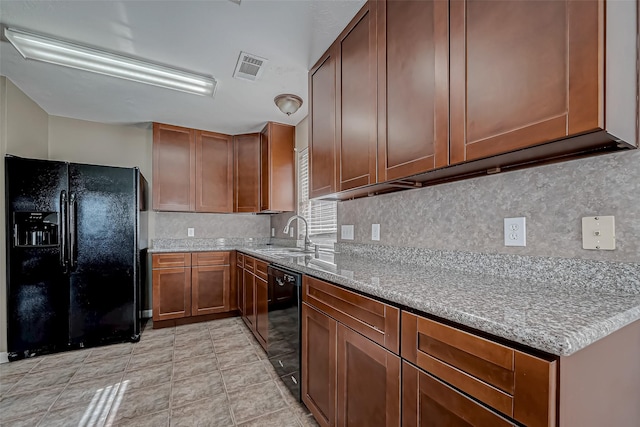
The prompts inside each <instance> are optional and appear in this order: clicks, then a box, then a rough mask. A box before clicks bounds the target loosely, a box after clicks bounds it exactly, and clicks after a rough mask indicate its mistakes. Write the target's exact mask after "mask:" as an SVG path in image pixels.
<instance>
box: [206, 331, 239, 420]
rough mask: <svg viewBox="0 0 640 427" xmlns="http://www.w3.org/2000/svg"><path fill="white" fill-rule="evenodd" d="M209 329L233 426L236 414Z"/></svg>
mask: <svg viewBox="0 0 640 427" xmlns="http://www.w3.org/2000/svg"><path fill="white" fill-rule="evenodd" d="M208 329H209V337H210V338H211V345H212V346H213V356H214V357H215V358H216V365H217V367H218V372H220V378H221V380H222V387H223V388H224V396H225V398H226V400H227V407H228V410H229V414H231V423H232V424H233V426H236V425H237V423H236V416H235V413H234V412H233V407H232V406H231V398H230V397H229V391H228V390H227V384H226V383H225V381H224V376H223V375H222V368H221V367H220V359H219V358H218V352H217V351H216V346H215V344H214V338H213V334H212V333H211V329H210V328H208Z"/></svg>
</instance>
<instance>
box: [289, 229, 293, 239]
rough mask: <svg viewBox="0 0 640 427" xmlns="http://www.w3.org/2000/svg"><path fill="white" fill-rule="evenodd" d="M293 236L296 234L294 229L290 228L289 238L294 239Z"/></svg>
mask: <svg viewBox="0 0 640 427" xmlns="http://www.w3.org/2000/svg"><path fill="white" fill-rule="evenodd" d="M293 234H294V228H293V227H289V237H293Z"/></svg>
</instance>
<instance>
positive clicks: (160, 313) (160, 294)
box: [153, 267, 191, 321]
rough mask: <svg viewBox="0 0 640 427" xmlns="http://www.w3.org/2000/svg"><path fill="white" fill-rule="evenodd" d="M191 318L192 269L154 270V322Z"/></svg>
mask: <svg viewBox="0 0 640 427" xmlns="http://www.w3.org/2000/svg"><path fill="white" fill-rule="evenodd" d="M189 316H191V267H178V268H163V269H157V270H153V320H156V321H159V320H170V319H179V318H182V317H189Z"/></svg>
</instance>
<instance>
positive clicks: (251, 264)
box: [241, 255, 269, 351]
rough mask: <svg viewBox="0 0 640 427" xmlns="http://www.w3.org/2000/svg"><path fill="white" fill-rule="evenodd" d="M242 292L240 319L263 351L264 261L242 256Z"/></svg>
mask: <svg viewBox="0 0 640 427" xmlns="http://www.w3.org/2000/svg"><path fill="white" fill-rule="evenodd" d="M242 259H243V271H242V273H243V276H244V277H243V292H242V303H241V304H242V305H243V308H242V319H243V320H244V323H245V324H246V325H247V327H248V328H249V329H250V330H251V332H252V333H253V335H254V336H255V338H256V340H258V342H259V343H260V345H261V346H262V348H264V350H265V351H266V350H267V341H268V338H269V337H268V332H269V324H268V321H269V319H268V315H269V301H268V298H269V287H268V284H267V266H268V264H267V263H266V262H264V261H260V260H258V259H255V258H252V257H250V256H247V255H242Z"/></svg>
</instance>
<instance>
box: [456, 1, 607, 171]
mask: <svg viewBox="0 0 640 427" xmlns="http://www.w3.org/2000/svg"><path fill="white" fill-rule="evenodd" d="M602 5H603V2H599V1H595V0H585V1H569V0H557V1H544V2H540V1H535V0H524V1H487V0H484V1H483V0H466V1H465V0H451V7H450V14H451V21H450V25H451V99H450V102H451V163H460V162H464V161H467V160H474V159H479V158H483V157H488V156H492V155H496V154H501V153H506V152H510V151H514V150H517V149H521V148H524V147H529V146H533V145H537V144H541V143H545V142H548V141H552V140H555V139H559V138H563V137H565V136H567V135H576V134H580V133H584V132H589V131H593V130H597V129H600V128H602V127H603V109H602V106H603V100H602V96H603V94H602V88H603V86H602V77H603V70H604V68H603V58H604V55H603V52H602V49H601V47H600V46H602V45H603V41H604V32H603V25H604V24H603V14H604V7H603V6H602Z"/></svg>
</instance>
